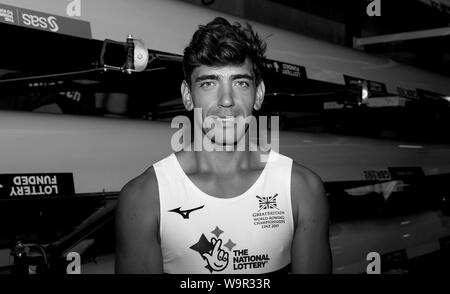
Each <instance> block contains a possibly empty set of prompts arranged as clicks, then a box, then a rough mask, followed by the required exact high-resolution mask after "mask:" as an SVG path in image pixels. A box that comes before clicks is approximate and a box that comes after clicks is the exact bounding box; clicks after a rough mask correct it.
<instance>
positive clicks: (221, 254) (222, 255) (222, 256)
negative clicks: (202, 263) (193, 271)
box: [202, 237, 229, 272]
mask: <svg viewBox="0 0 450 294" xmlns="http://www.w3.org/2000/svg"><path fill="white" fill-rule="evenodd" d="M211 245H213V246H214V248H213V249H212V250H211V252H205V253H202V257H203V259H205V260H206V262H207V263H208V266H209V267H210V268H211V269H212V270H213V271H216V272H220V271H223V270H224V269H225V268H226V267H227V265H228V260H229V259H228V257H229V255H228V252H225V250H223V249H221V246H222V240H220V239H216V238H214V237H212V238H211Z"/></svg>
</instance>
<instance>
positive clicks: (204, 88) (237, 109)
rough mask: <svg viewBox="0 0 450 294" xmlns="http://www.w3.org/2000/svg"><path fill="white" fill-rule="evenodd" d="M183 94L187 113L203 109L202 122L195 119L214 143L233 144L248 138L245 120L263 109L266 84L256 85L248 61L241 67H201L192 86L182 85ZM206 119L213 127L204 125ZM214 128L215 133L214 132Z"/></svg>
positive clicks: (195, 72)
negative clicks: (193, 108)
mask: <svg viewBox="0 0 450 294" xmlns="http://www.w3.org/2000/svg"><path fill="white" fill-rule="evenodd" d="M182 93H183V102H184V104H185V106H186V108H187V109H188V110H191V109H192V106H193V107H195V108H201V109H202V118H201V121H200V118H197V117H196V118H195V124H196V127H201V128H202V129H203V132H204V133H205V134H206V135H207V136H208V137H209V139H210V140H211V141H213V142H216V143H217V144H220V145H232V144H235V143H236V142H239V141H240V140H241V139H242V138H243V136H244V135H245V130H246V128H245V124H244V123H243V122H244V119H245V118H247V117H248V116H250V115H251V114H252V112H253V109H256V110H258V109H259V108H260V107H261V104H262V100H263V98H264V83H263V82H261V83H260V84H259V85H256V84H255V74H254V72H253V69H252V64H251V62H250V61H249V60H246V61H245V62H244V63H243V64H240V65H226V66H219V67H210V66H205V65H201V66H199V67H197V68H195V69H194V71H193V72H192V75H191V87H190V88H189V87H188V86H187V83H186V82H184V83H183V85H182ZM189 99H191V101H190V102H192V105H191V104H189V101H188V100H189ZM190 108H191V109H190ZM207 117H209V118H208V119H210V120H211V121H212V122H213V124H212V125H211V128H203V127H202V125H201V124H202V121H205V120H206V119H207ZM238 120H240V123H238ZM212 129H213V130H214V132H211V130H212Z"/></svg>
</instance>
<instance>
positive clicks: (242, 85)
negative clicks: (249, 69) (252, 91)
mask: <svg viewBox="0 0 450 294" xmlns="http://www.w3.org/2000/svg"><path fill="white" fill-rule="evenodd" d="M235 84H236V86H238V87H240V88H248V87H250V83H249V82H247V81H236V83H235Z"/></svg>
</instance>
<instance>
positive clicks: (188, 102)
mask: <svg viewBox="0 0 450 294" xmlns="http://www.w3.org/2000/svg"><path fill="white" fill-rule="evenodd" d="M181 99H183V104H184V107H185V108H186V109H187V110H188V111H191V110H192V109H194V103H193V101H192V96H191V90H190V89H189V85H188V84H187V82H186V81H185V80H183V82H182V83H181Z"/></svg>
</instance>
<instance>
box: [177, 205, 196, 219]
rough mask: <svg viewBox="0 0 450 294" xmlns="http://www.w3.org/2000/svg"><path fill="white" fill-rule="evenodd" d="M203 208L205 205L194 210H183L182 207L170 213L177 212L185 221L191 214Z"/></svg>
mask: <svg viewBox="0 0 450 294" xmlns="http://www.w3.org/2000/svg"><path fill="white" fill-rule="evenodd" d="M203 207H205V205H202V206H199V207H196V208H192V209H187V210H181V206H180V207H178V208H175V209H172V210H169V212H176V213H178V214H179V215H181V216H182V217H183V218H184V219H188V218H189V215H190V214H191V212H193V211H195V210H199V209H202V208H203Z"/></svg>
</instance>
